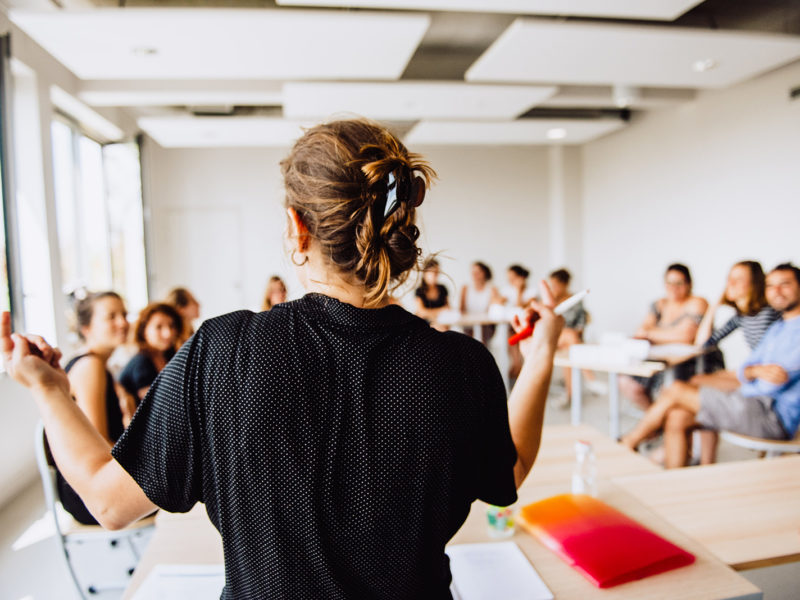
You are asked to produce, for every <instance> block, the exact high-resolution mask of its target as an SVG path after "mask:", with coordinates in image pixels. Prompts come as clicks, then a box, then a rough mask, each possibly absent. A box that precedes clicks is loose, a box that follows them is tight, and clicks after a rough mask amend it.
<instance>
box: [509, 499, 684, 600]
mask: <svg viewBox="0 0 800 600" xmlns="http://www.w3.org/2000/svg"><path fill="white" fill-rule="evenodd" d="M521 517H522V518H521V519H520V521H521V522H522V526H523V527H524V528H525V529H527V530H528V531H530V532H531V533H532V534H533V535H535V536H536V537H537V538H539V540H540V541H541V542H542V543H543V544H544V545H545V546H547V547H548V548H550V549H551V550H552V551H553V552H555V553H556V554H558V555H559V556H560V557H561V558H562V559H564V560H565V561H566V562H567V563H569V564H570V565H571V566H572V567H574V568H575V569H577V570H578V571H580V572H581V573H582V574H583V575H584V576H585V577H586V578H587V579H589V581H591V582H592V583H594V584H595V585H596V586H598V587H601V588H606V587H612V586H615V585H619V584H620V583H625V582H628V581H634V580H636V579H642V578H643V577H647V576H649V575H656V574H657V573H663V572H664V571H670V570H672V569H677V568H678V567H683V566H686V565H690V564H692V563H693V562H694V555H692V554H689V553H688V552H686V551H685V550H683V549H681V548H679V547H678V546H676V545H675V544H673V543H671V542H668V541H667V540H665V539H664V538H662V537H660V536H658V535H656V534H655V533H653V532H652V531H650V530H649V529H646V528H645V527H643V526H642V525H640V524H639V523H637V522H636V521H634V520H633V519H630V518H628V517H626V516H625V515H624V514H622V513H621V512H619V511H618V510H616V509H614V508H612V507H610V506H608V505H607V504H605V503H604V502H601V501H600V500H598V499H596V498H593V497H592V496H585V495H581V494H563V495H560V496H554V497H552V498H548V499H546V500H542V501H540V502H535V503H533V504H529V505H528V506H525V507H523V508H522V511H521Z"/></svg>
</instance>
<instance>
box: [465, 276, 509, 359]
mask: <svg viewBox="0 0 800 600" xmlns="http://www.w3.org/2000/svg"><path fill="white" fill-rule="evenodd" d="M470 276H471V277H472V283H468V284H467V285H465V286H464V287H462V288H461V306H460V309H461V314H462V315H486V316H487V317H488V314H489V306H490V305H492V304H501V303H502V300H501V298H500V294H499V293H498V291H497V288H496V287H495V286H493V285H492V284H491V281H492V270H491V269H490V268H489V267H488V266H487V265H486V264H484V263H482V262H474V263H472V268H471V270H470ZM473 329H474V328H473V327H472V326H469V327H464V333H466V334H467V335H468V336H470V337H474V335H473ZM480 330H481V341H482V342H483V344H484V346H488V345H489V341H490V340H491V339H492V336H493V335H494V331H495V326H494V325H481V326H480Z"/></svg>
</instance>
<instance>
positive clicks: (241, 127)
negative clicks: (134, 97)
mask: <svg viewBox="0 0 800 600" xmlns="http://www.w3.org/2000/svg"><path fill="white" fill-rule="evenodd" d="M138 125H139V127H140V128H141V129H142V131H144V132H145V133H147V134H148V135H149V136H150V137H152V138H153V139H154V140H155V141H156V142H157V143H158V144H159V145H160V146H162V147H164V148H218V147H245V146H246V147H289V146H291V145H292V144H294V142H295V140H297V138H299V137H300V136H301V135H302V134H303V129H302V128H303V127H309V126H311V125H313V123H303V122H297V121H287V120H284V119H273V118H266V117H186V116H176V117H142V118H140V119H139V120H138Z"/></svg>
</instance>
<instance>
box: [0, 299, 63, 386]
mask: <svg viewBox="0 0 800 600" xmlns="http://www.w3.org/2000/svg"><path fill="white" fill-rule="evenodd" d="M0 352H2V354H3V365H4V367H5V369H6V371H7V372H8V374H9V375H11V377H12V378H14V379H15V380H16V381H17V382H19V383H21V384H22V385H24V386H25V387H27V388H31V389H33V388H58V389H61V390H62V391H64V392H66V393H67V394H69V380H68V379H67V374H66V373H65V372H64V369H62V368H61V365H60V364H59V361H60V360H61V352H60V351H59V350H58V348H53V347H52V346H50V345H49V344H48V343H47V342H46V341H44V338H42V337H40V336H38V335H20V334H18V333H11V314H10V313H8V312H4V313H2V319H0Z"/></svg>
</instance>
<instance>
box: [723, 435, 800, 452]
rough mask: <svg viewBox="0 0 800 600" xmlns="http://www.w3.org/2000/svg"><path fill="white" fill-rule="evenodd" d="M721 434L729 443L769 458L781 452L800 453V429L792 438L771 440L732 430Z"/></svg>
mask: <svg viewBox="0 0 800 600" xmlns="http://www.w3.org/2000/svg"><path fill="white" fill-rule="evenodd" d="M719 436H720V437H721V438H722V439H723V440H725V441H726V442H728V443H729V444H734V445H735V446H741V447H742V448H747V449H748V450H755V451H756V452H761V453H763V455H764V456H766V457H767V458H774V457H776V456H780V455H781V454H793V453H800V429H798V431H797V435H795V436H794V439H792V440H769V439H766V438H757V437H752V436H750V435H744V434H742V433H733V432H732V431H720V432H719Z"/></svg>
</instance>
